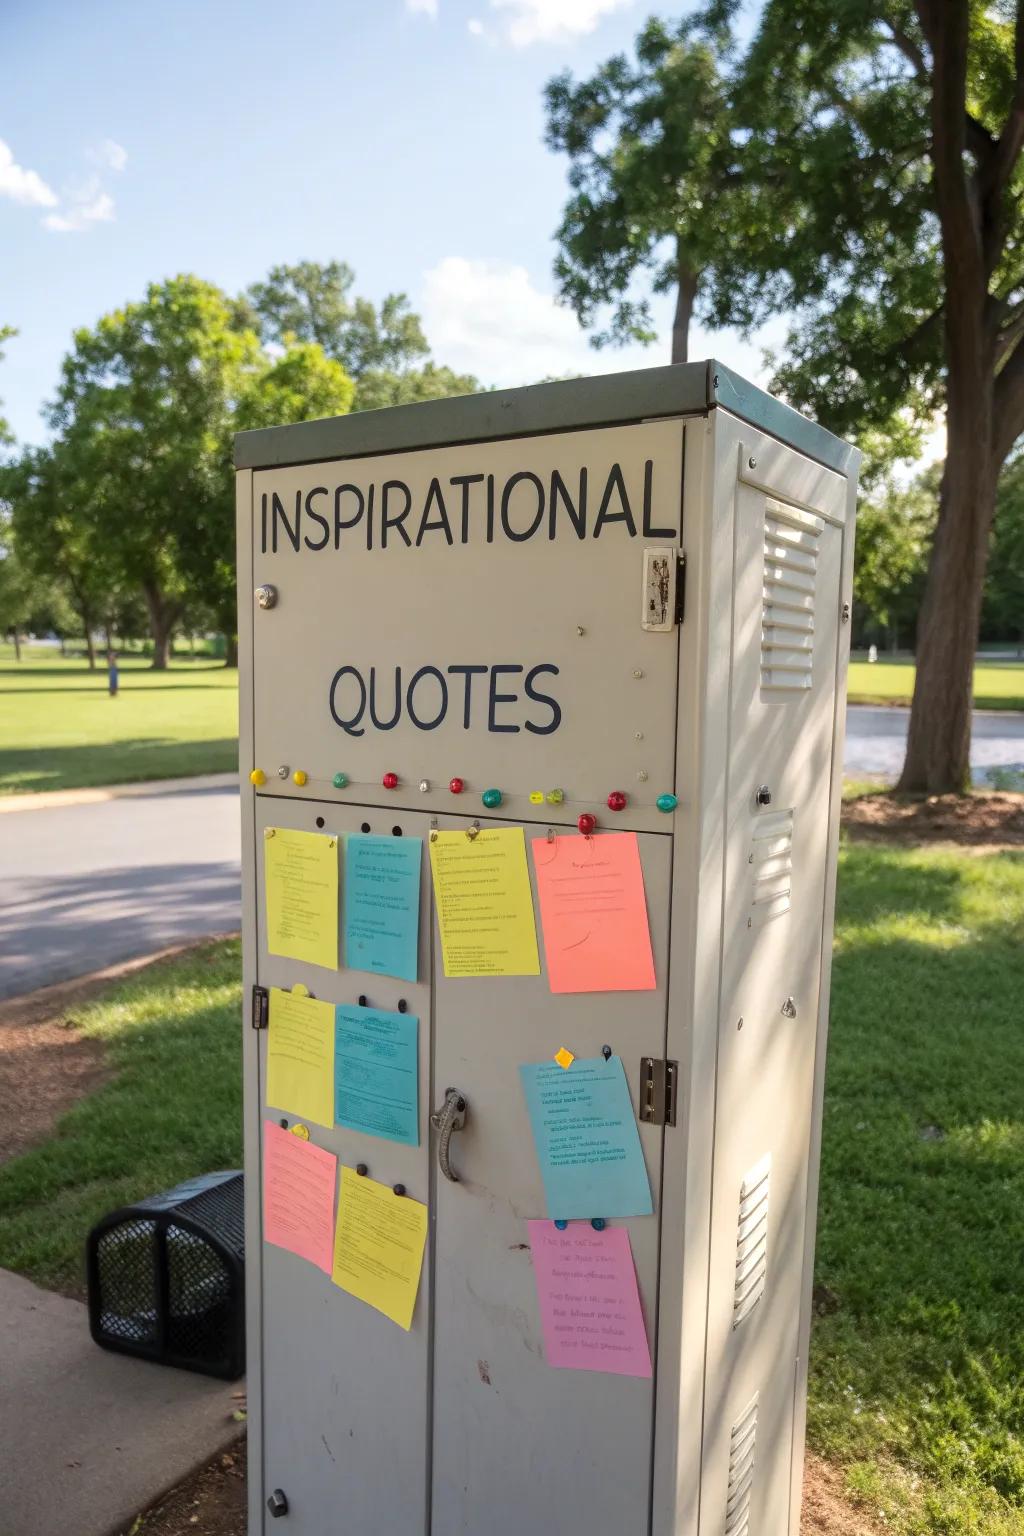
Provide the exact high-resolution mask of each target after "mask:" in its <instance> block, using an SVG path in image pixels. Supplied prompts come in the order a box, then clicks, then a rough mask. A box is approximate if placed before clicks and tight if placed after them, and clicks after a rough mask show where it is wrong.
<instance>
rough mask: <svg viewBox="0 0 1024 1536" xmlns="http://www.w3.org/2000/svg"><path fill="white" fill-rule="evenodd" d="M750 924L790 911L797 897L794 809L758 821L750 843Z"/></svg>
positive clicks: (754, 924)
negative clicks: (794, 890) (794, 872)
mask: <svg viewBox="0 0 1024 1536" xmlns="http://www.w3.org/2000/svg"><path fill="white" fill-rule="evenodd" d="M750 873H751V892H750V915H749V917H748V918H747V927H748V928H760V927H762V926H763V925H764V924H765V923H767V922H770V921H771V919H772V918H773V917H782V915H783V913H785V912H788V911H789V909H790V906H791V905H792V900H793V812H792V811H791V810H790V811H771V812H770V813H769V814H767V815H759V816H758V817H757V820H756V821H755V822H754V835H753V838H752V839H751V845H750Z"/></svg>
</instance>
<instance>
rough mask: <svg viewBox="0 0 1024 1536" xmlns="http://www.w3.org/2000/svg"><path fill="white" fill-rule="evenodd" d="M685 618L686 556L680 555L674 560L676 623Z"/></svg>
mask: <svg viewBox="0 0 1024 1536" xmlns="http://www.w3.org/2000/svg"><path fill="white" fill-rule="evenodd" d="M685 617H686V556H685V555H684V554H682V553H680V555H679V557H678V559H677V560H676V623H677V624H681V623H682V622H683V619H684V618H685Z"/></svg>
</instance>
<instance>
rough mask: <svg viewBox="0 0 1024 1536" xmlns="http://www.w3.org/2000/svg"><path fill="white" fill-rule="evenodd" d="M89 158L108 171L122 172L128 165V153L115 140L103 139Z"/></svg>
mask: <svg viewBox="0 0 1024 1536" xmlns="http://www.w3.org/2000/svg"><path fill="white" fill-rule="evenodd" d="M90 158H91V159H93V160H94V161H95V162H96V163H97V164H98V165H103V166H106V167H107V169H108V170H111V171H123V170H124V168H125V166H126V165H127V164H128V151H127V150H126V149H125V147H124V145H123V144H119V143H118V142H117V140H116V139H104V140H103V142H102V144H100V146H99V148H98V149H95V150H94V151H93V153H92V155H91V157H90Z"/></svg>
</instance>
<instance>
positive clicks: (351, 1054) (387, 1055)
mask: <svg viewBox="0 0 1024 1536" xmlns="http://www.w3.org/2000/svg"><path fill="white" fill-rule="evenodd" d="M418 1041H419V1019H417V1018H415V1017H414V1016H413V1015H412V1014H411V1013H387V1012H385V1011H384V1010H382V1009H378V1008H352V1007H349V1006H348V1004H346V1003H339V1004H338V1006H337V1008H335V1010H334V1123H335V1124H336V1125H347V1126H348V1127H349V1129H350V1130H353V1131H366V1132H368V1133H369V1135H371V1136H385V1137H387V1139H388V1140H389V1141H402V1142H405V1143H406V1145H407V1146H410V1147H418V1146H419V1144H420V1117H419V1103H420V1095H419V1047H418Z"/></svg>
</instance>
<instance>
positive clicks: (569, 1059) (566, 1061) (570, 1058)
mask: <svg viewBox="0 0 1024 1536" xmlns="http://www.w3.org/2000/svg"><path fill="white" fill-rule="evenodd" d="M555 1060H556V1061H557V1062H558V1065H559V1066H560V1067H561V1068H562V1070H563V1072H567V1071H568V1070H569V1068H570V1067H571V1066H572V1064H573V1062H574V1061H575V1060H576V1057H575V1056H574V1055H573V1053H572V1051H567V1050H566V1048H565V1046H564V1045H563V1046H562V1047H561V1049H559V1050H557V1051H556V1052H555Z"/></svg>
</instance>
